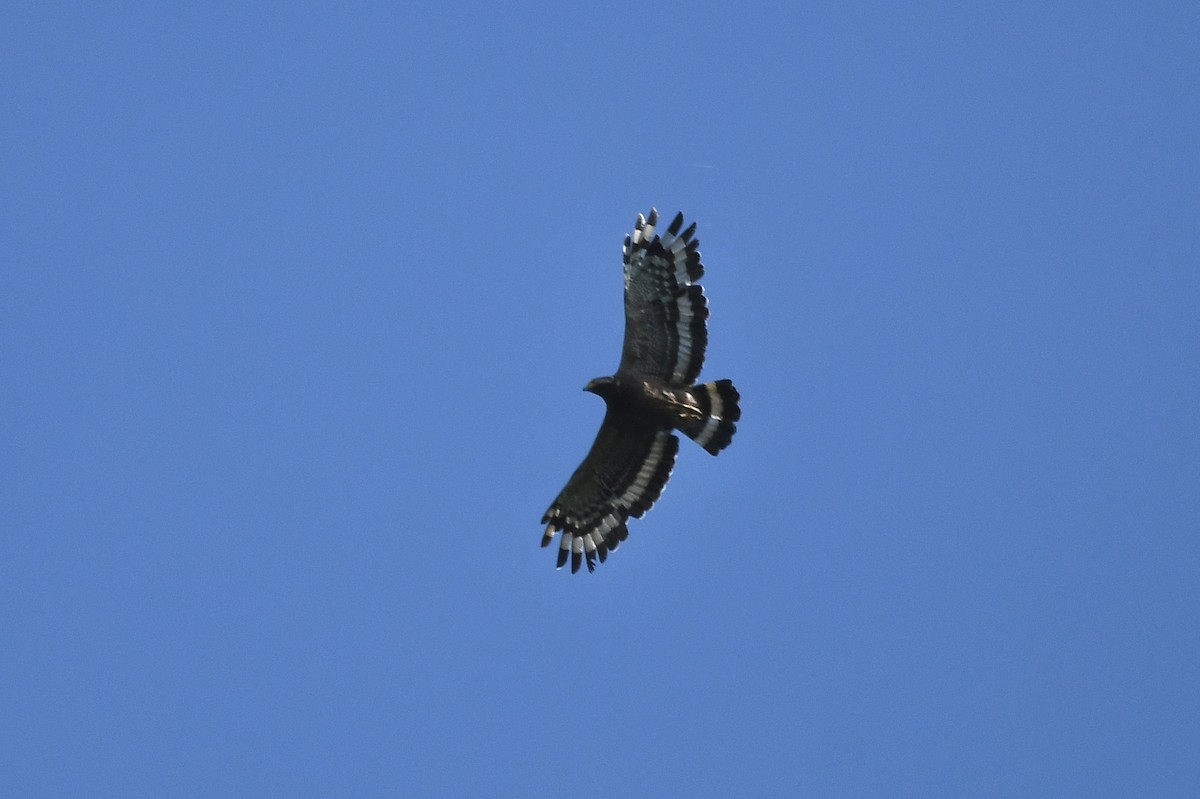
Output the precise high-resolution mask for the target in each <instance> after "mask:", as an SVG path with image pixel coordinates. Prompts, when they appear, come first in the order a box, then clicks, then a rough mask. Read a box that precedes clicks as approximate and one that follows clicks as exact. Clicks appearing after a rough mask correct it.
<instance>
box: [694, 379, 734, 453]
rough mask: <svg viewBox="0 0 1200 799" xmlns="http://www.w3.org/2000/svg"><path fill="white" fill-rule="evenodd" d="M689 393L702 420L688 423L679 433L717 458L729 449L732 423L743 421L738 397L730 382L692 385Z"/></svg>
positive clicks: (732, 432)
mask: <svg viewBox="0 0 1200 799" xmlns="http://www.w3.org/2000/svg"><path fill="white" fill-rule="evenodd" d="M691 393H692V399H693V400H694V401H695V403H696V405H697V406H698V407H699V408H700V412H701V414H702V418H700V419H695V420H690V421H688V422H687V424H686V425H684V426H683V427H681V428H680V430H682V431H683V433H684V434H686V435H687V436H688V437H689V438H691V439H692V440H693V441H695V442H696V443H697V444H699V445H700V446H702V447H704V449H706V450H708V452H709V454H710V455H716V454H717V453H718V452H720V451H721V450H723V449H725V448H726V447H728V446H729V444H730V442H731V441H733V434H734V433H736V432H737V425H736V424H734V422H736V421H737V420H738V419H740V418H742V409H741V407H740V406H739V405H738V400H740V399H741V395H740V394H738V390H737V389H736V388H734V387H733V381H731V380H715V381H713V382H712V383H701V384H700V385H698V386H692V388H691Z"/></svg>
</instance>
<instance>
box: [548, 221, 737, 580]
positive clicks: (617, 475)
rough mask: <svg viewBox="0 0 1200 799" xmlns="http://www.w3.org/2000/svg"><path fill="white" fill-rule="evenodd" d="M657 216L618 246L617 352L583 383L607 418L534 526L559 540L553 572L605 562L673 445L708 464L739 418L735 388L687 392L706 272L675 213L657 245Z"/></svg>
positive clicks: (664, 471) (666, 469) (650, 493)
mask: <svg viewBox="0 0 1200 799" xmlns="http://www.w3.org/2000/svg"><path fill="white" fill-rule="evenodd" d="M657 222H658V212H657V211H655V210H653V209H651V211H650V217H649V219H648V220H647V219H644V218H643V217H642V216H641V215H639V216H638V220H637V224H636V226H635V227H634V231H633V233H632V234H631V235H630V236H626V238H625V247H624V256H625V258H624V260H625V344H624V347H623V349H622V355H621V363H620V365H619V366H618V368H617V372H616V374H614V375H612V376H611V377H599V378H596V379H595V380H592V381H591V382H589V383H588V384H587V386H586V390H587V391H591V392H592V393H594V394H598V395H599V396H601V397H603V398H604V401H605V403H606V404H607V406H608V407H607V412H606V413H605V416H604V422H603V423H602V424H601V425H600V431H599V432H598V433H597V434H596V440H595V442H594V443H593V444H592V448H591V450H590V451H589V452H588V454H587V457H586V458H584V460H583V463H581V464H580V466H579V468H578V469H576V470H575V474H573V475H572V476H571V479H570V480H569V481H567V485H566V487H565V488H563V490H562V492H561V493H560V494H559V495H558V498H557V499H555V501H554V503H553V504H552V505H551V506H550V508H549V509H548V510H547V511H546V515H545V516H544V517H543V518H542V522H543V523H545V524H546V525H547V526H546V531H545V534H544V536H543V538H542V546H548V545H549V544H550V542H551V540H553V538H554V535H555V534H557V533H559V532H561V533H562V542H561V545H560V547H559V553H558V566H559V567H562V566H563V565H565V564H566V562H567V559H568V557H569V558H570V560H571V571H572V572H575V571H578V570H579V567H580V564H581V563H582V562H583V561H585V560H586V562H587V567H588V570H589V571H591V570H593V569H594V568H595V564H596V560H597V559H599V561H600V562H601V563H603V562H604V561H605V560H606V559H607V557H608V553H609V552H610V551H611V550H614V549H616V548H617V546H618V545H619V544H620V542H621V541H624V540H625V538H626V537H627V536H628V534H629V531H628V528H627V527H626V524H625V523H626V520H627V519H628V518H629V517H630V516H632V517H634V518H640V517H641V516H642V514H643V513H645V512H646V511H647V510H649V508H650V506H651V505H653V504H654V502H655V500H657V499H658V497H659V495H660V494H661V493H662V489H663V486H664V485H665V484H666V482H667V478H668V477H670V475H671V469H672V468H673V466H674V463H675V455H676V453H677V452H678V449H679V439H678V438H677V437H676V436H674V435H673V434H672V430H679V431H680V432H682V433H684V434H685V435H687V436H688V437H690V438H692V439H693V440H694V441H696V443H698V444H700V446H702V447H704V449H705V450H707V451H708V452H709V453H711V454H713V455H716V454H717V453H718V452H720V451H721V450H722V449H724V448H725V447H727V446H729V443H730V441H731V440H732V439H733V434H734V432H735V431H736V429H737V427H736V425H735V422H737V420H738V419H739V418H740V416H741V410H740V407H739V404H738V402H739V395H738V392H737V389H735V388H734V387H733V383H732V382H730V381H728V380H718V381H715V382H712V383H702V384H700V385H693V382H694V381H695V379H696V377H697V376H698V375H699V374H700V368H701V366H702V365H703V363H704V351H705V348H706V345H707V343H708V329H707V327H706V326H705V320H706V319H707V318H708V306H707V302H706V300H705V297H704V291H703V290H702V289H701V288H700V286H698V285H695V282H696V281H697V280H699V279H700V276H701V275H702V274H703V273H704V267H703V265H702V264H701V263H700V251H699V241H698V240H697V239H695V238H693V234H694V233H695V230H696V226H695V224H693V225H692V226H691V227H689V228H688V229H687V230H685V231H683V232H682V233H681V232H680V229H681V228H682V226H683V214H678V215H677V216H676V217H675V219H674V220H673V221H672V223H671V224H670V226H669V227H668V228H667V231H666V235H665V236H661V237H660V236H658V235H656V234H655V230H654V229H655V225H656V224H657Z"/></svg>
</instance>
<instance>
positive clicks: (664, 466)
mask: <svg viewBox="0 0 1200 799" xmlns="http://www.w3.org/2000/svg"><path fill="white" fill-rule="evenodd" d="M678 451H679V439H678V438H676V437H675V436H674V435H672V434H671V431H670V430H669V429H666V428H661V427H657V426H654V425H649V424H646V423H644V422H640V421H638V420H636V419H633V418H631V417H630V416H629V415H628V414H625V413H621V412H620V411H616V412H614V411H613V410H612V409H611V408H610V409H609V411H608V413H606V414H605V416H604V422H603V423H602V424H601V425H600V432H599V433H597V434H596V441H595V442H594V443H593V444H592V448H591V450H590V451H589V452H588V454H587V457H586V458H584V459H583V463H581V464H580V465H579V468H578V469H576V470H575V474H573V475H571V479H570V480H568V481H567V485H566V487H565V488H563V490H562V492H561V493H559V495H558V498H557V499H555V500H554V503H553V504H552V505H551V506H550V508H549V509H548V510H547V511H546V515H545V516H543V517H542V522H543V523H544V524H545V525H546V534H545V535H544V536H543V537H542V546H548V545H549V544H550V541H551V540H552V539H553V538H554V534H555V533H557V532H560V531H561V532H562V542H561V543H560V544H559V550H558V566H559V568H562V566H563V564H565V563H566V562H567V556H568V555H570V557H571V572H572V573H574V572H577V571H579V565H580V562H581V561H582V560H583V559H584V558H585V557H586V560H587V567H588V571H592V570H594V569H595V568H596V558H597V557H598V558H599V559H600V562H601V563H603V562H604V561H605V560H607V559H608V553H609V550H613V549H616V548H617V546H618V545H619V544H620V543H621V542H622V541H624V540H625V538H626V537H627V536H628V535H629V530H628V528H626V526H625V520H626V519H628V518H629V517H630V516H632V517H634V518H635V519H637V518H641V516H642V514H643V513H645V512H646V511H648V510H649V509H650V506H651V505H653V504H654V502H655V500H657V499H658V497H659V495H660V494H661V493H662V490H663V486H664V485H666V483H667V478H668V477H670V476H671V469H672V468H673V467H674V465H675V454H676V453H677V452H678Z"/></svg>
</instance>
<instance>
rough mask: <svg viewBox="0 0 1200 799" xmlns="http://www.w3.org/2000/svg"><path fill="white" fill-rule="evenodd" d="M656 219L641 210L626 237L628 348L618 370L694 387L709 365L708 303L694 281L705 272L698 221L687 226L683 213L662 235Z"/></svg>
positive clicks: (673, 384)
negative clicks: (706, 359) (706, 354)
mask: <svg viewBox="0 0 1200 799" xmlns="http://www.w3.org/2000/svg"><path fill="white" fill-rule="evenodd" d="M657 224H658V211H656V210H654V209H651V210H650V218H649V219H644V218H643V217H642V215H641V214H638V218H637V223H636V224H635V226H634V229H633V234H632V235H629V236H626V237H625V247H624V253H625V346H624V349H623V350H622V352H621V365H620V366H619V367H618V368H617V373H618V374H636V375H646V376H650V377H654V378H656V379H658V380H660V381H662V382H664V383H666V384H667V385H671V386H690V385H691V384H692V383H694V382H695V381H696V377H697V376H698V375H699V374H700V367H701V366H703V365H704V348H705V347H706V346H707V344H708V329H707V328H706V327H705V324H704V321H705V320H706V319H707V318H708V304H707V302H706V301H705V299H704V289H702V288H700V287H699V286H697V285H694V284H695V282H696V281H697V280H699V279H700V276H701V275H703V274H704V266H703V264H701V263H700V250H699V247H700V240H699V239H696V238H693V236H694V235H695V233H696V224H695V223H694V222H693V223H692V224H691V226H689V227H688V229H687V230H684V231H683V232H682V233H680V229H681V228H682V227H683V214H677V215H676V216H675V219H674V220H673V221H672V222H671V224H670V225H669V226H668V227H667V231H666V234H665V235H663V236H661V237H660V236H659V235H658V234H657V233H656V232H655V230H654V228H655V225H657Z"/></svg>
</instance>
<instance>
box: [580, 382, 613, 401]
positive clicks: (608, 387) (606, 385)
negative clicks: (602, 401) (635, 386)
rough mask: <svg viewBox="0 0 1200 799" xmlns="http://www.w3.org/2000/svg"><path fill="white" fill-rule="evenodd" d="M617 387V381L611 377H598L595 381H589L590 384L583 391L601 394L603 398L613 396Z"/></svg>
mask: <svg viewBox="0 0 1200 799" xmlns="http://www.w3.org/2000/svg"><path fill="white" fill-rule="evenodd" d="M615 386H616V381H614V380H613V379H612V378H611V377H597V378H596V379H595V380H589V381H588V384H587V385H586V386H584V387H583V390H584V391H590V392H592V393H593V394H599V395H600V396H601V397H607V396H608V395H610V394H612V392H613V389H614V387H615Z"/></svg>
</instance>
